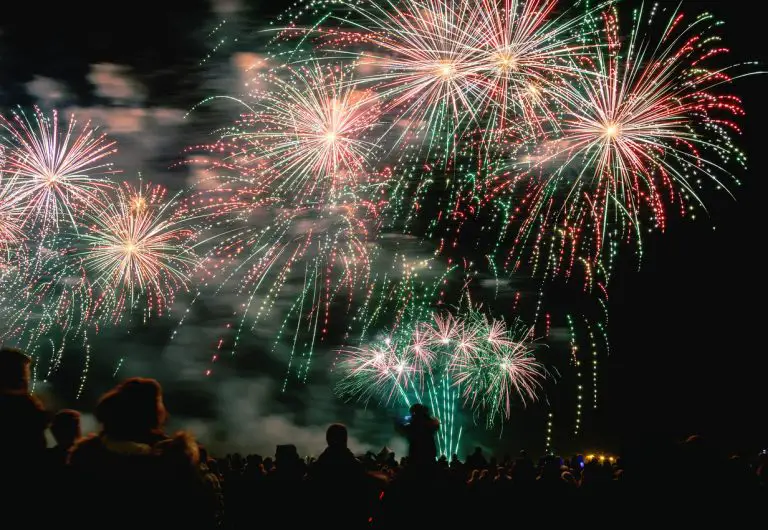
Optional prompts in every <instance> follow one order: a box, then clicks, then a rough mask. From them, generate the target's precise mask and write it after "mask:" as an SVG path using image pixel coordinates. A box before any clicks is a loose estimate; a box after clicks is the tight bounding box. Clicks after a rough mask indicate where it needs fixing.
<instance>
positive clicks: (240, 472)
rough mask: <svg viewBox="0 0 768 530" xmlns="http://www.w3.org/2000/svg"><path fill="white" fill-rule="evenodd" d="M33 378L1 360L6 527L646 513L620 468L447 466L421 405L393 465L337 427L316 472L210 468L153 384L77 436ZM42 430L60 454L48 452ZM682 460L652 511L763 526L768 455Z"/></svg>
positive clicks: (469, 520)
mask: <svg viewBox="0 0 768 530" xmlns="http://www.w3.org/2000/svg"><path fill="white" fill-rule="evenodd" d="M29 366H30V360H29V358H27V357H26V356H25V355H24V354H23V353H22V352H20V351H17V350H13V349H9V348H3V349H2V350H0V425H2V426H3V434H2V436H0V454H2V455H4V457H5V462H6V464H5V466H4V468H5V470H6V475H5V476H8V477H13V478H14V479H13V481H8V480H6V481H5V485H4V486H3V491H2V492H1V493H0V501H1V502H2V504H0V507H2V506H3V505H5V506H6V508H2V509H0V513H2V514H3V515H2V519H0V523H2V521H6V522H15V523H17V524H21V523H20V521H22V520H23V521H27V524H28V523H29V522H31V523H32V527H33V528H35V527H38V526H39V527H41V528H42V527H50V528H56V527H62V528H69V527H71V526H74V527H79V528H82V527H90V526H93V527H94V528H95V527H99V528H105V527H107V528H110V527H119V528H201V529H203V528H205V529H217V528H226V529H230V528H231V529H238V528H254V527H265V528H269V527H271V526H273V525H280V526H284V527H286V528H294V527H299V526H304V527H307V526H309V527H313V528H325V527H328V526H330V527H333V528H432V527H436V526H443V525H447V526H448V527H450V528H453V527H458V526H464V525H469V526H478V527H481V528H485V527H488V528H490V527H496V526H507V523H509V522H510V521H513V520H516V521H521V520H522V519H523V518H524V517H526V516H531V515H535V516H536V517H541V518H544V519H543V520H546V521H547V522H548V523H551V524H552V525H554V524H555V523H557V522H558V520H559V521H560V522H567V521H571V520H573V518H579V514H580V513H582V511H583V510H585V509H587V510H591V511H592V512H594V511H595V510H597V511H598V512H599V513H603V514H605V513H607V512H608V511H611V512H613V510H614V509H616V508H618V507H619V506H623V507H626V506H628V505H629V504H630V503H631V502H632V501H636V502H638V503H641V502H642V501H643V497H642V496H641V497H637V494H638V493H637V492H638V490H637V489H635V488H632V487H629V488H628V486H627V484H629V485H630V486H632V485H633V484H632V481H631V480H630V482H628V483H627V482H625V479H624V466H623V464H622V461H621V459H618V460H616V461H614V460H613V459H611V461H609V460H607V459H606V460H603V461H601V460H598V459H592V460H590V461H587V462H585V461H584V459H583V458H582V457H581V456H579V455H576V456H574V457H572V458H569V459H563V458H561V457H557V456H555V455H546V456H544V457H542V458H539V459H537V460H534V459H532V458H531V457H530V456H529V455H528V454H526V452H525V451H521V452H520V453H519V454H517V455H515V456H514V457H512V456H510V455H506V456H504V457H503V458H501V459H497V458H495V457H492V456H491V457H487V456H486V455H485V454H484V453H483V451H482V449H481V448H479V447H478V448H476V449H475V450H474V452H473V453H472V454H470V455H468V456H467V457H466V458H465V459H464V460H463V461H462V460H461V459H460V458H459V456H458V455H451V457H450V458H447V457H446V456H439V455H437V454H436V448H435V442H434V437H435V433H436V432H437V430H438V429H439V420H437V419H435V418H432V417H431V416H430V415H429V410H428V409H427V408H426V407H424V406H422V405H415V406H414V407H412V409H411V414H412V416H411V418H410V421H409V422H408V423H407V424H401V425H398V426H397V428H398V430H399V431H400V432H401V433H402V434H403V436H405V437H406V439H407V441H408V445H409V454H408V455H403V456H401V457H400V458H397V457H396V455H395V454H394V453H393V452H391V451H389V450H387V449H386V448H385V449H383V450H382V451H380V452H379V453H373V452H369V453H366V454H364V455H354V454H353V453H352V452H351V451H350V449H349V448H348V446H347V438H348V433H347V428H346V427H345V426H344V425H341V424H333V425H331V426H329V427H328V430H327V433H326V441H327V447H326V448H325V450H323V451H322V453H320V454H319V456H318V457H317V458H302V457H301V456H300V455H299V453H298V451H297V449H296V447H295V446H294V445H290V444H286V445H278V446H277V448H276V451H275V454H274V455H270V456H261V455H255V454H254V455H247V456H242V455H240V454H230V455H226V456H221V457H219V458H214V457H213V456H212V455H209V454H208V452H207V450H206V449H205V448H204V447H203V446H202V445H200V444H198V443H197V442H196V441H195V440H193V439H192V437H191V436H190V435H189V434H187V433H184V432H180V433H176V434H173V435H169V434H166V433H165V431H164V430H163V427H164V424H165V421H166V418H167V413H166V409H165V405H164V403H163V396H162V389H161V387H160V385H159V384H158V383H157V381H155V380H152V379H142V378H131V379H128V380H126V381H124V382H122V383H120V384H119V385H117V386H116V387H115V388H114V389H112V390H111V391H109V392H107V393H106V394H105V395H104V396H102V398H101V399H100V400H99V402H98V404H97V406H96V409H95V415H96V419H97V420H98V422H99V425H100V430H99V432H98V433H95V434H89V435H87V436H83V435H82V433H81V427H80V415H79V413H78V412H77V411H74V410H61V411H59V412H57V413H56V414H54V415H50V414H49V413H48V412H47V411H46V410H45V409H44V407H43V406H42V404H41V403H40V401H39V400H38V399H37V398H36V397H35V396H34V395H32V394H31V393H30V392H29V379H30V369H29ZM46 429H50V432H51V434H52V436H53V438H54V439H55V441H56V445H55V446H54V447H51V448H47V446H46V439H45V430H46ZM678 449H679V451H678V454H677V455H676V456H675V459H674V465H672V464H673V463H672V462H668V463H667V465H665V466H663V467H660V468H659V472H660V473H663V475H660V476H659V477H658V483H657V484H656V485H655V486H654V487H653V488H652V489H646V490H644V494H643V495H645V496H646V497H647V499H651V498H655V499H656V501H658V502H661V503H662V504H664V501H665V500H666V501H670V500H671V502H670V503H669V504H670V505H673V506H676V507H677V508H679V509H681V510H684V509H687V508H684V507H686V506H689V504H688V501H687V500H686V496H688V495H692V496H693V499H692V503H693V504H691V506H694V507H695V506H697V505H698V508H696V510H697V511H696V512H692V513H698V514H701V513H711V507H709V506H706V503H707V502H708V501H709V500H710V499H716V501H717V502H719V503H732V504H727V506H734V507H735V506H736V504H733V503H738V505H739V506H741V507H743V506H755V507H756V513H758V514H760V513H761V510H764V509H765V507H766V506H768V505H765V504H762V502H764V500H765V491H766V488H767V487H768V484H766V482H768V459H767V458H766V457H765V455H761V459H760V460H759V461H758V462H755V463H751V462H750V463H747V462H745V461H743V460H742V459H740V458H737V457H732V458H730V459H722V460H721V461H716V460H715V459H714V458H713V457H712V454H711V453H710V452H709V450H708V447H707V445H706V443H705V442H704V440H703V439H701V438H700V437H695V436H694V437H691V438H689V439H688V440H686V442H685V443H683V444H680V445H679V446H678ZM630 475H631V470H630ZM641 475H642V474H641V473H638V474H637V476H641ZM643 487H645V488H647V487H648V486H647V484H646V485H644V486H643ZM654 493H655V494H656V495H655V497H654V495H653V494H654ZM702 503H704V504H703V505H702ZM651 506H652V505H647V506H646V510H647V509H649V507H651ZM760 506H762V508H760ZM701 510H710V511H707V512H702V511H701ZM622 513H623V516H624V517H626V516H627V513H631V512H622ZM739 513H743V510H742V511H740V512H739ZM637 516H638V517H640V516H642V511H641V512H638V514H637ZM689 516H690V513H689V514H688V520H689V522H690V520H691V518H690V517H689ZM14 517H18V519H14ZM3 527H5V525H3ZM7 527H8V528H16V527H17V526H7Z"/></svg>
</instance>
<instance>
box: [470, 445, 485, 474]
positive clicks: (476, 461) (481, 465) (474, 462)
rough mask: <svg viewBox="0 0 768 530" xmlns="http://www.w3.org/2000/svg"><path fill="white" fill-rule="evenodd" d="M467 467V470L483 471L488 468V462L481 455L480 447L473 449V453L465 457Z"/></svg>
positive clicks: (481, 449)
mask: <svg viewBox="0 0 768 530" xmlns="http://www.w3.org/2000/svg"><path fill="white" fill-rule="evenodd" d="M467 467H469V469H485V468H487V467H488V461H487V460H486V459H485V455H483V448H482V447H475V452H474V453H472V454H471V455H469V456H468V457H467Z"/></svg>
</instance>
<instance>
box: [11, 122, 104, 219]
mask: <svg viewBox="0 0 768 530" xmlns="http://www.w3.org/2000/svg"><path fill="white" fill-rule="evenodd" d="M0 126H2V128H3V129H4V130H5V131H6V132H7V133H8V138H4V139H3V140H2V142H3V147H4V151H5V152H4V159H5V160H4V164H3V166H2V168H0V171H2V176H3V178H9V177H11V178H12V179H13V182H14V183H15V194H16V197H17V198H18V200H19V201H20V202H22V203H23V204H24V214H23V220H24V227H25V228H26V229H27V230H35V229H42V230H43V231H44V232H45V231H49V230H55V229H57V228H58V225H59V222H60V221H61V220H66V221H68V222H69V223H70V224H71V226H75V225H76V224H77V221H76V220H77V219H78V218H79V212H78V210H82V209H87V208H96V207H99V206H103V205H104V199H103V192H104V191H105V190H106V189H108V188H109V187H110V186H111V184H110V182H109V181H108V180H107V179H106V177H105V176H106V175H108V174H110V173H113V171H112V170H111V165H110V164H108V163H106V162H105V159H106V158H107V157H109V156H110V155H112V154H114V153H115V152H116V149H115V143H114V142H111V141H109V140H108V139H107V137H106V135H98V134H97V133H96V130H95V129H93V128H91V126H90V123H86V124H85V125H84V126H83V127H82V128H81V129H79V130H78V129H77V123H76V121H75V119H74V117H71V118H70V120H69V124H68V125H67V127H66V128H63V127H61V125H60V123H59V116H58V112H57V111H55V110H54V111H53V114H52V116H51V117H50V118H49V117H47V116H45V115H44V114H43V112H42V111H41V110H40V109H38V108H35V109H34V118H33V120H32V121H30V120H29V118H28V117H27V115H26V114H24V113H23V112H21V113H15V114H14V115H13V117H12V118H11V119H8V118H6V117H4V116H2V117H0Z"/></svg>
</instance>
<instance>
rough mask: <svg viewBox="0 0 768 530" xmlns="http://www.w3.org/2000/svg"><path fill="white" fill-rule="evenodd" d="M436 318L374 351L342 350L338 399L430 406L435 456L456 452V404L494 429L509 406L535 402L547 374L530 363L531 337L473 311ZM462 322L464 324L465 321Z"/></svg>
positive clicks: (517, 326)
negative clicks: (436, 430) (435, 422)
mask: <svg viewBox="0 0 768 530" xmlns="http://www.w3.org/2000/svg"><path fill="white" fill-rule="evenodd" d="M460 314H461V315H462V316H461V317H456V316H454V315H453V314H451V313H448V312H444V313H442V314H440V313H435V314H433V315H432V318H431V319H430V320H429V321H423V322H417V323H415V325H413V326H412V329H410V330H408V331H406V330H403V329H397V330H394V331H391V332H389V333H387V334H386V335H385V338H383V339H382V340H379V341H377V342H376V343H374V344H367V345H365V346H363V347H359V348H353V349H347V350H342V351H341V352H339V355H340V357H341V360H340V363H339V367H340V368H341V370H342V372H343V374H344V377H343V379H342V380H341V382H340V383H339V390H340V392H341V394H342V395H345V396H349V397H353V398H358V399H362V400H365V401H367V400H370V399H377V400H379V401H381V402H384V403H385V404H387V403H390V402H392V401H402V402H404V403H405V404H406V405H408V406H410V405H411V404H412V403H414V402H423V403H428V404H429V405H430V406H431V408H432V410H434V411H435V412H436V413H437V414H438V416H439V417H440V419H441V421H442V422H443V426H442V430H441V432H440V435H439V436H438V446H439V451H440V454H445V455H449V454H453V453H456V452H458V447H459V442H460V440H461V429H456V428H455V425H453V423H454V418H455V417H456V416H457V414H458V410H457V407H456V402H457V401H459V400H461V401H462V402H463V404H464V405H466V406H467V407H469V408H470V409H472V410H473V411H475V414H476V415H477V416H479V417H482V418H484V421H485V423H486V424H487V425H488V426H493V424H494V423H495V421H496V420H497V419H498V418H506V419H509V417H510V412H511V408H512V403H513V402H514V401H516V400H520V401H521V402H523V403H525V402H527V401H535V400H536V399H537V391H538V390H539V389H540V388H541V382H542V379H543V378H544V375H545V372H544V368H543V367H542V365H541V364H540V363H539V362H537V361H536V358H535V357H534V356H533V349H534V347H533V345H534V342H533V337H532V331H533V330H532V329H530V328H528V327H527V326H525V325H523V324H522V323H520V322H515V323H514V324H513V326H512V328H511V329H508V328H507V325H506V323H505V322H504V321H503V320H496V319H491V318H488V317H487V316H486V315H484V314H482V313H480V312H479V311H476V310H472V309H470V310H469V311H466V312H464V313H460ZM462 317H463V318H462Z"/></svg>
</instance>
